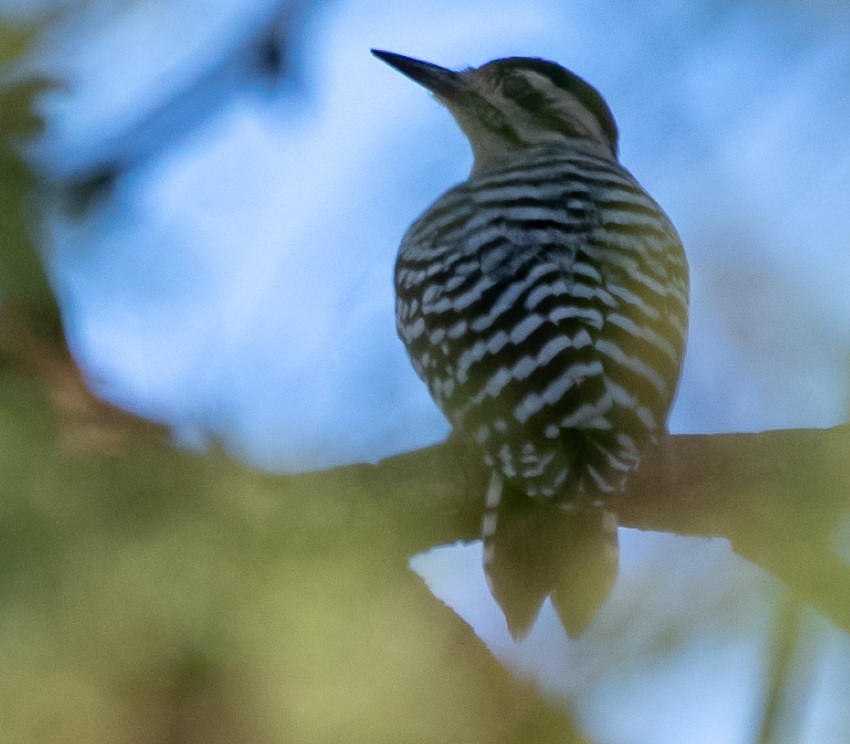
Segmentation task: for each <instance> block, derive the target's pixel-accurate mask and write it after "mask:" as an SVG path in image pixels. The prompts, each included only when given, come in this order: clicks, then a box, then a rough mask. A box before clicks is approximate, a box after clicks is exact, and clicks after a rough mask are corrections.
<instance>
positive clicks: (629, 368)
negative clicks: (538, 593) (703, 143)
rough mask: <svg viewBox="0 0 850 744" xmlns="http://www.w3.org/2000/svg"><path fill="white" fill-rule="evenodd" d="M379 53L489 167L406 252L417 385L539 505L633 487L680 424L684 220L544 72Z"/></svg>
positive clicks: (583, 100) (402, 287)
mask: <svg viewBox="0 0 850 744" xmlns="http://www.w3.org/2000/svg"><path fill="white" fill-rule="evenodd" d="M379 56H381V57H382V59H385V60H386V61H388V62H389V63H390V64H392V65H393V66H395V67H397V68H398V69H400V70H401V71H402V72H404V73H405V74H408V75H409V76H410V77H412V78H414V79H415V80H417V81H418V82H421V83H422V84H423V85H425V86H426V87H428V88H429V89H431V90H432V91H433V92H435V94H436V95H437V97H438V98H439V99H440V100H441V101H443V102H444V103H445V104H446V105H447V107H448V108H449V109H450V111H452V113H453V114H454V115H455V117H456V118H457V119H458V121H459V123H460V124H461V126H462V127H463V129H464V130H465V131H466V133H467V135H468V136H469V138H470V142H471V144H472V146H473V150H474V151H475V155H476V163H475V167H474V169H473V174H472V176H471V177H470V178H469V180H468V181H466V182H465V183H462V184H460V185H459V186H456V187H455V188H453V189H451V190H450V191H448V192H447V193H446V194H444V195H443V196H442V197H440V198H439V199H438V200H437V201H436V202H435V203H434V204H433V205H432V206H431V207H429V208H428V209H427V210H426V211H425V213H424V214H423V215H422V216H421V217H420V218H419V219H418V220H416V222H415V223H414V224H413V225H412V227H411V228H410V229H409V230H408V232H407V234H406V235H405V237H404V239H403V241H402V244H401V249H400V251H399V255H398V260H397V263H396V271H395V283H396V291H397V324H398V332H399V335H400V336H401V338H402V340H403V341H404V343H405V345H406V347H407V350H408V352H409V354H410V358H411V360H412V362H413V365H414V367H415V369H416V371H417V373H418V374H419V376H420V377H421V378H422V379H423V380H424V381H425V382H426V383H427V384H428V387H429V389H430V392H431V395H432V396H433V397H434V400H435V401H436V402H437V404H438V405H439V406H440V408H441V409H442V410H443V412H444V413H445V415H446V416H447V417H448V419H449V420H450V421H451V422H452V424H453V425H454V426H455V427H456V428H457V429H459V430H461V431H462V432H464V433H466V434H467V435H468V436H469V437H471V438H472V440H473V441H474V442H475V443H476V445H477V446H478V447H479V448H480V450H481V452H482V455H483V457H484V459H485V461H486V462H487V463H488V465H490V466H491V467H492V468H493V469H494V470H495V472H496V473H497V474H498V475H499V476H500V477H501V479H503V480H504V481H506V482H507V483H509V484H512V485H513V486H515V487H516V488H517V489H519V490H520V491H522V492H523V493H525V494H527V495H528V496H531V497H546V498H554V499H559V500H566V501H569V500H586V499H592V498H593V496H594V495H598V494H599V493H604V492H607V491H611V490H614V489H617V488H619V487H620V486H621V485H622V484H623V482H624V479H625V477H626V476H627V475H628V473H629V472H631V471H633V470H634V469H635V468H637V467H638V466H639V464H640V460H641V453H642V451H643V450H644V449H645V448H646V446H647V444H649V443H651V442H653V441H654V440H656V439H657V437H658V435H659V433H661V432H662V431H663V430H664V427H665V421H666V416H667V412H668V409H669V407H670V404H671V401H672V399H673V395H674V392H675V389H676V384H677V381H678V377H679V369H680V365H681V361H682V355H683V350H684V340H685V333H686V326H687V303H688V275H687V264H686V261H685V256H684V253H683V250H682V246H681V242H680V240H679V237H678V235H677V233H676V231H675V229H674V228H673V226H672V224H671V223H670V221H669V219H668V218H667V216H666V215H665V214H664V212H663V211H662V210H661V208H660V207H659V206H658V204H656V202H655V201H654V200H653V199H652V198H651V197H650V196H649V195H648V194H647V193H646V192H645V191H644V190H643V189H642V188H641V186H640V185H639V184H638V183H637V181H636V180H635V179H634V177H633V176H632V175H631V174H630V173H629V172H628V171H627V170H626V169H625V168H623V167H622V166H621V165H620V164H619V162H618V160H617V155H616V152H617V130H616V125H615V124H614V119H613V117H612V116H611V114H610V111H609V110H608V107H607V105H606V104H605V102H604V100H603V99H602V98H601V96H600V95H599V94H598V93H597V92H596V91H595V90H594V89H593V88H592V87H591V86H589V85H588V84H587V83H585V82H584V81H582V80H581V79H580V78H578V77H577V76H575V75H573V74H572V73H570V72H568V71H567V70H565V69H564V68H562V67H560V66H558V65H556V64H554V63H552V62H547V61H543V60H537V59H526V58H510V59H505V60H496V61H495V62H491V63H489V64H487V65H484V66H483V67H481V68H478V69H473V70H468V71H465V72H461V73H454V72H451V71H448V70H444V68H439V67H435V66H433V65H429V64H427V63H421V62H418V61H415V60H409V59H408V58H406V57H399V56H398V55H390V54H387V53H379Z"/></svg>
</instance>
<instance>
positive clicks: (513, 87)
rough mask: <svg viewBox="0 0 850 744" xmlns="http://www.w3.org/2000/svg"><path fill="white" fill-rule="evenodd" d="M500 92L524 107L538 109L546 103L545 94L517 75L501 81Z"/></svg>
mask: <svg viewBox="0 0 850 744" xmlns="http://www.w3.org/2000/svg"><path fill="white" fill-rule="evenodd" d="M502 93H504V94H505V95H506V96H507V97H508V98H510V99H512V100H513V101H515V102H516V103H518V104H519V105H520V106H522V107H523V108H526V109H532V110H534V109H540V108H542V107H543V106H544V105H545V104H546V96H544V95H543V94H542V93H541V92H540V91H539V90H537V88H535V87H534V86H533V85H532V84H531V83H529V82H528V80H526V79H525V78H524V77H520V76H518V75H515V76H512V77H509V78H508V79H507V80H505V82H504V83H502Z"/></svg>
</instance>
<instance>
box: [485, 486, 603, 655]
mask: <svg viewBox="0 0 850 744" xmlns="http://www.w3.org/2000/svg"><path fill="white" fill-rule="evenodd" d="M481 531H482V537H483V542H484V570H485V573H486V576H487V583H488V584H489V586H490V591H491V593H492V594H493V597H494V598H495V600H496V601H497V602H498V604H499V606H500V607H501V608H502V611H503V612H504V613H505V619H506V621H507V624H508V630H509V631H510V633H511V635H512V636H513V638H514V639H515V640H517V641H519V640H521V639H522V638H524V637H525V636H526V635H527V634H528V631H529V630H530V629H531V627H532V625H533V624H534V620H535V619H536V617H537V614H538V612H539V611H540V607H541V605H542V604H543V601H544V600H545V599H546V597H547V596H550V597H551V598H552V603H553V605H554V606H555V610H556V611H557V612H558V615H559V617H560V619H561V623H562V624H563V626H564V630H565V631H566V632H567V635H568V636H570V637H575V636H577V635H579V634H580V633H581V632H582V631H583V630H584V629H585V628H586V627H587V626H588V625H589V624H590V622H591V621H592V620H593V618H594V616H595V615H596V613H597V611H598V610H599V608H600V606H601V605H602V604H603V602H604V601H605V599H606V598H607V597H608V595H609V593H610V591H611V588H612V587H613V584H614V580H615V579H616V576H617V568H618V543H617V522H616V517H615V515H614V514H613V513H612V512H610V511H606V510H605V509H604V508H603V507H602V506H599V505H575V504H572V503H567V504H564V503H557V502H550V501H540V500H532V499H529V498H528V497H526V496H525V495H524V494H521V493H517V492H516V491H515V489H512V488H511V487H510V486H509V485H506V484H504V483H503V482H502V480H501V478H499V476H497V475H495V474H494V475H493V476H492V478H491V481H490V485H489V487H488V489H487V496H486V507H485V512H484V517H483V520H482V530H481Z"/></svg>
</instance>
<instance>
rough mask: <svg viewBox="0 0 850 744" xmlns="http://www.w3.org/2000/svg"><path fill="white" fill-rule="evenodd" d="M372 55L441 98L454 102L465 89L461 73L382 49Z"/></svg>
mask: <svg viewBox="0 0 850 744" xmlns="http://www.w3.org/2000/svg"><path fill="white" fill-rule="evenodd" d="M372 54H374V55H375V56H376V57H377V58H378V59H380V60H382V61H383V62H386V63H387V64H388V65H389V66H390V67H394V68H395V69H396V70H398V71H399V72H400V73H402V74H403V75H407V77H409V78H410V79H411V80H413V81H415V82H417V83H419V85H421V86H423V87H424V88H427V89H428V90H430V91H431V92H432V93H433V94H434V95H436V96H439V97H440V98H445V99H446V100H449V101H451V100H454V99H456V98H457V97H458V96H459V95H460V93H461V92H462V91H463V90H464V89H465V86H464V84H463V81H462V80H461V77H460V73H457V72H455V71H454V70H447V69H446V68H445V67H440V66H439V65H432V64H431V63H430V62H422V61H421V60H418V59H413V58H412V57H405V56H404V55H402V54H394V53H393V52H382V51H381V50H380V49H373V50H372Z"/></svg>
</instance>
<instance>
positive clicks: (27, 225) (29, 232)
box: [0, 27, 58, 316]
mask: <svg viewBox="0 0 850 744" xmlns="http://www.w3.org/2000/svg"><path fill="white" fill-rule="evenodd" d="M29 40H30V36H29V34H19V33H18V32H17V31H16V30H9V29H8V28H3V27H0V50H2V51H0V54H2V55H3V57H4V58H6V59H7V60H9V59H12V58H13V56H14V55H19V54H21V53H22V52H23V51H24V50H25V49H26V47H27V43H28V42H29ZM51 87H52V84H51V83H49V82H48V81H45V80H29V81H23V82H22V81H17V80H14V81H8V80H7V81H6V83H5V84H2V83H0V302H13V303H24V304H27V305H30V306H32V307H34V308H35V307H38V308H40V309H39V312H40V313H41V314H42V315H44V314H47V315H52V316H56V315H58V313H57V311H56V307H55V301H54V299H53V294H52V292H51V290H50V286H49V284H48V281H47V278H46V276H45V272H44V267H43V264H42V261H41V257H40V256H39V254H38V251H37V248H36V246H35V245H34V241H33V234H34V229H33V223H32V219H33V211H34V210H33V208H32V200H33V199H34V187H35V185H36V178H35V176H34V174H33V173H32V172H31V171H30V169H29V168H28V167H27V165H26V163H25V162H24V161H23V159H22V156H21V147H22V146H23V144H24V143H25V142H26V141H27V140H28V139H31V138H33V137H35V136H36V135H38V134H39V133H40V132H41V131H42V128H43V123H42V121H41V118H40V117H39V116H38V114H37V113H36V101H37V99H38V97H39V95H41V94H42V93H43V92H44V91H45V90H47V89H49V88H51Z"/></svg>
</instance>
